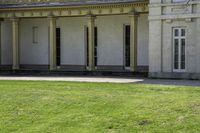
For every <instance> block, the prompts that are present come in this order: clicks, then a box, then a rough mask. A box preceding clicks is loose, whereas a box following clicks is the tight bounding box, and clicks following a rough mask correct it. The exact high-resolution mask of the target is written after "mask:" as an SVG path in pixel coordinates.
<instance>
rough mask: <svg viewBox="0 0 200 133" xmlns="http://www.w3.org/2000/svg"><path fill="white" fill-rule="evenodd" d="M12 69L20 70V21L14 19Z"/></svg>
mask: <svg viewBox="0 0 200 133" xmlns="http://www.w3.org/2000/svg"><path fill="white" fill-rule="evenodd" d="M11 20H12V56H13V59H12V60H13V64H12V69H13V70H18V69H19V19H18V18H12V19H11Z"/></svg>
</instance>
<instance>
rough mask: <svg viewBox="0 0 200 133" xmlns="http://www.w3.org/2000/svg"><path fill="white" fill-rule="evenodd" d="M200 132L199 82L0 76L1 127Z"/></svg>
mask: <svg viewBox="0 0 200 133" xmlns="http://www.w3.org/2000/svg"><path fill="white" fill-rule="evenodd" d="M133 132H147V133H151V132H152V133H155V132H161V133H164V132H169V133H172V132H179V133H183V132H184V133H190V132H191V133H192V132H194V133H198V132H200V87H183V86H162V85H142V84H111V83H78V82H77V83H76V82H48V81H0V133H133Z"/></svg>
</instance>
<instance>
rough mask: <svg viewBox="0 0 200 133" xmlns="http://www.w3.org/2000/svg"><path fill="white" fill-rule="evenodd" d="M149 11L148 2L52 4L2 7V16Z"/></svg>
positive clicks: (62, 15)
mask: <svg viewBox="0 0 200 133" xmlns="http://www.w3.org/2000/svg"><path fill="white" fill-rule="evenodd" d="M133 11H134V12H138V13H148V11H149V10H148V3H147V2H137V3H135V2H134V3H124V4H101V5H83V6H52V7H28V8H6V9H0V18H12V17H20V18H30V17H48V16H56V17H59V16H60V17H67V16H84V15H87V14H94V15H114V14H129V13H130V12H133Z"/></svg>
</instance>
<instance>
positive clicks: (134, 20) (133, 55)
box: [130, 13, 138, 72]
mask: <svg viewBox="0 0 200 133" xmlns="http://www.w3.org/2000/svg"><path fill="white" fill-rule="evenodd" d="M130 19H131V43H130V59H131V61H130V69H131V71H133V72H135V71H137V26H138V15H137V14H136V13H133V14H131V16H130Z"/></svg>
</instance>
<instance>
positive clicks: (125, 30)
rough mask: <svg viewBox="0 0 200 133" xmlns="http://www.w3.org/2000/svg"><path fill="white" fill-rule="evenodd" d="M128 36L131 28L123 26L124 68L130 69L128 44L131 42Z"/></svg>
mask: <svg viewBox="0 0 200 133" xmlns="http://www.w3.org/2000/svg"><path fill="white" fill-rule="evenodd" d="M130 34H131V28H130V25H125V26H124V43H125V44H124V45H125V50H124V52H125V68H127V69H128V68H130V61H131V59H130V42H131V38H130Z"/></svg>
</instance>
